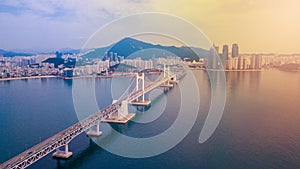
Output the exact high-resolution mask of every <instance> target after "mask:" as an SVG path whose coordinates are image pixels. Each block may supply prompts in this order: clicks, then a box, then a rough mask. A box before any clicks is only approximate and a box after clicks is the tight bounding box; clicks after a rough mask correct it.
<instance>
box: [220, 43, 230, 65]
mask: <svg viewBox="0 0 300 169" xmlns="http://www.w3.org/2000/svg"><path fill="white" fill-rule="evenodd" d="M221 61H222V64H223V68H226V69H228V62H227V61H228V45H223V51H222V58H221Z"/></svg>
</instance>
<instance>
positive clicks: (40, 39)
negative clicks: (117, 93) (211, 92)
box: [0, 0, 300, 53]
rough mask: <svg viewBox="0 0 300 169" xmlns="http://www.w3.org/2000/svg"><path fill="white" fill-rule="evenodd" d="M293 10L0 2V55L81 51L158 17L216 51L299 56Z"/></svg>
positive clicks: (207, 2) (90, 0)
mask: <svg viewBox="0 0 300 169" xmlns="http://www.w3.org/2000/svg"><path fill="white" fill-rule="evenodd" d="M299 6H300V1H299V0H188V1H187V0H85V1H82V0H0V23H1V25H0V49H6V50H14V49H51V50H52V49H53V50H57V49H61V48H81V47H82V46H83V45H84V44H85V42H86V41H87V39H88V38H89V37H90V36H91V35H92V34H93V33H94V32H95V31H97V30H98V29H99V28H100V27H102V26H104V25H105V24H108V23H110V22H111V21H113V20H115V19H119V18H121V17H125V16H128V15H132V14H138V13H141V12H162V13H167V14H171V15H174V16H178V17H180V18H183V19H185V20H186V21H188V22H190V23H192V24H193V25H195V26H196V27H197V28H198V29H200V30H201V31H202V32H203V33H205V34H206V36H207V37H208V38H209V39H210V41H211V42H213V43H214V44H216V45H217V46H220V47H221V46H222V45H224V44H228V45H229V46H231V45H232V44H233V43H237V44H239V48H240V52H241V53H300V49H299V47H300V45H299V44H300V33H299V30H300V10H299V9H298V8H299ZM183 32H184V30H183ZM162 43H163V42H162ZM166 45H172V44H166Z"/></svg>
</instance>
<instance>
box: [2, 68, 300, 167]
mask: <svg viewBox="0 0 300 169" xmlns="http://www.w3.org/2000/svg"><path fill="white" fill-rule="evenodd" d="M193 74H194V77H195V79H196V82H197V85H198V88H199V91H197V90H194V89H190V91H192V92H191V93H192V94H193V92H198V94H199V96H200V102H199V103H198V105H197V106H198V107H199V112H198V115H197V118H196V121H195V124H193V127H192V129H191V130H190V131H189V132H188V133H187V135H186V136H185V137H184V138H183V139H182V140H181V141H180V143H179V144H177V145H176V146H174V147H172V148H171V149H170V150H168V151H166V152H163V153H161V154H158V155H156V156H152V157H147V158H129V157H123V156H119V155H115V154H114V153H112V152H109V151H107V150H106V149H105V148H102V147H100V146H98V145H97V143H98V144H99V143H100V144H102V145H107V146H114V145H113V144H115V143H116V141H120V140H118V139H120V137H118V135H117V134H116V133H115V132H112V130H111V129H109V127H112V128H113V129H114V130H116V131H118V132H120V133H122V134H124V135H127V136H129V137H135V138H148V137H153V136H156V135H158V134H161V133H164V132H165V131H166V130H168V128H170V127H171V126H172V124H174V123H175V121H176V118H177V117H178V116H179V114H178V112H179V110H180V106H182V105H181V104H180V103H182V100H181V99H182V97H181V95H183V94H182V93H181V92H180V91H181V88H180V85H178V86H176V87H174V88H173V89H171V90H169V91H163V90H162V89H156V90H155V91H153V92H152V93H150V94H148V95H147V96H146V98H149V97H150V98H151V99H153V100H152V105H151V107H150V108H147V109H142V108H139V109H136V108H134V107H129V111H130V112H135V113H136V117H135V119H134V121H133V122H130V123H128V124H125V125H122V124H112V125H110V126H109V125H107V124H101V126H100V128H101V130H102V131H103V136H101V137H102V138H99V139H94V141H95V142H96V143H95V142H94V141H92V140H91V139H90V138H89V137H87V136H86V134H85V133H83V134H81V135H80V136H78V137H77V138H75V139H74V140H72V141H71V142H70V144H69V149H70V151H72V152H73V156H72V157H71V158H70V159H68V160H58V159H53V158H52V157H51V154H49V155H47V156H46V157H44V158H43V159H41V160H40V161H38V162H36V163H35V164H33V165H31V166H30V167H29V168H32V169H40V168H43V169H45V168H46V169H58V168H60V169H62V168H66V169H71V168H72V169H93V168H102V169H103V168H110V169H120V168H129V169H131V168H132V169H136V168H145V169H158V168H167V169H193V168H197V169H199V168H201V169H235V168H241V169H254V168H259V169H271V168H272V169H275V168H289V169H296V168H300V73H299V72H298V73H295V72H283V71H278V70H272V69H271V70H265V71H261V72H226V84H227V85H226V105H225V110H224V114H223V116H222V119H221V121H220V124H219V126H218V127H217V129H216V131H215V132H214V133H213V135H212V136H211V137H210V138H209V139H208V140H207V141H206V142H204V143H202V144H200V143H199V141H198V139H199V135H200V132H201V129H202V127H203V125H204V122H205V119H206V117H207V114H208V110H209V107H210V104H211V102H210V99H211V94H210V91H211V88H210V82H209V78H208V76H207V73H206V72H205V71H202V70H195V71H193ZM150 79H152V80H153V79H155V77H150ZM131 80H132V79H130V78H116V79H110V78H107V79H104V78H102V79H75V80H73V81H72V80H63V79H56V78H49V79H28V80H13V81H2V82H0V133H1V137H0V163H2V162H4V161H6V160H8V159H9V158H11V157H13V156H15V155H17V154H18V153H21V152H22V151H25V150H26V149H28V148H30V147H32V146H34V145H35V144H37V143H39V142H41V141H43V140H45V139H47V138H48V137H50V136H52V135H54V134H56V133H57V132H59V131H61V130H63V129H65V128H67V127H69V126H70V125H72V124H74V123H76V122H78V117H80V118H81V117H85V116H87V115H88V114H91V113H92V112H89V111H92V109H91V110H89V107H87V112H86V114H82V113H80V112H77V111H75V108H74V103H73V97H74V95H73V94H74V93H72V87H73V86H74V85H75V84H80V85H81V86H83V87H84V86H86V88H95V98H96V102H97V104H98V105H97V106H98V107H99V108H100V109H101V108H103V107H105V106H107V105H109V104H111V102H112V100H113V99H116V98H118V97H119V96H120V95H122V92H123V91H125V90H126V88H127V85H128V84H130V82H131ZM180 83H181V85H183V86H186V85H189V83H190V81H188V79H187V78H184V79H183V80H182V81H181V82H180ZM126 84H127V85H126ZM82 92H84V90H83V91H82ZM195 95H197V93H195ZM76 97H78V96H76ZM191 98H192V97H191ZM81 100H83V101H85V102H87V104H83V106H84V105H88V103H89V101H90V100H89V98H82V99H81ZM83 103H84V102H83ZM190 103H191V104H194V101H192V100H191V101H190ZM189 106H191V107H192V106H193V105H189ZM189 106H188V107H189ZM191 111H192V110H191ZM183 113H186V114H187V116H189V113H190V112H189V110H187V109H185V112H183ZM191 121H193V120H191ZM187 123H188V122H186V124H187ZM175 137H176V135H175ZM168 139H172V138H166V142H167V141H168ZM162 142H163V141H162ZM162 144H163V143H162ZM124 145H126V144H124ZM157 145H160V143H157ZM121 149H122V151H125V152H126V151H128V152H129V151H139V150H140V151H142V150H143V151H145V149H144V148H143V147H139V146H136V147H134V148H133V149H132V148H130V147H126V146H124V147H121ZM146 151H151V150H146Z"/></svg>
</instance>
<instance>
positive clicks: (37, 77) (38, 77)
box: [0, 75, 57, 81]
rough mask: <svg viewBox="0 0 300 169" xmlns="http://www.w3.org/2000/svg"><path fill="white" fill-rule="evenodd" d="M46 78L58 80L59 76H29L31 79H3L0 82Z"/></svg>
mask: <svg viewBox="0 0 300 169" xmlns="http://www.w3.org/2000/svg"><path fill="white" fill-rule="evenodd" d="M45 78H57V76H51V75H48V76H29V77H10V78H3V79H0V81H11V80H27V79H45Z"/></svg>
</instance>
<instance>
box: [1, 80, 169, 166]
mask: <svg viewBox="0 0 300 169" xmlns="http://www.w3.org/2000/svg"><path fill="white" fill-rule="evenodd" d="M167 81H168V78H164V79H161V80H157V81H155V82H153V83H152V84H150V85H149V86H147V87H145V90H144V91H141V90H138V91H134V92H132V93H131V94H129V95H127V96H124V97H122V98H121V99H119V100H118V101H117V102H116V103H114V104H111V105H109V106H107V107H106V108H104V109H102V110H100V111H99V112H96V113H95V114H93V115H90V116H89V117H87V118H86V119H83V120H81V121H79V122H77V123H76V124H74V125H72V126H70V127H69V128H67V129H65V130H63V131H61V132H59V133H57V134H55V135H54V136H52V137H50V138H48V139H46V140H44V141H43V142H41V143H39V144H37V145H35V146H34V147H32V148H30V149H28V150H26V151H24V152H22V153H20V154H19V155H17V156H15V157H13V158H11V159H9V160H8V161H6V162H4V163H3V164H1V165H0V168H1V169H2V168H13V169H18V168H26V167H28V166H30V165H31V164H33V163H34V162H36V161H38V160H39V159H41V158H43V157H44V156H46V155H47V154H49V153H51V152H52V151H53V150H56V149H58V148H59V147H62V146H64V145H66V144H68V143H69V142H70V141H71V140H72V139H74V138H75V137H76V136H78V135H79V134H81V133H83V132H84V131H86V130H87V129H89V128H90V127H92V126H94V125H96V124H97V123H99V122H100V121H101V120H102V119H104V118H106V117H108V116H109V114H111V113H114V112H116V111H117V109H118V108H119V107H120V105H121V103H122V101H123V100H125V99H128V100H133V99H135V98H137V97H140V96H142V94H143V93H147V92H149V91H151V90H153V89H154V88H156V87H158V86H160V85H161V84H163V83H165V82H167Z"/></svg>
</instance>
